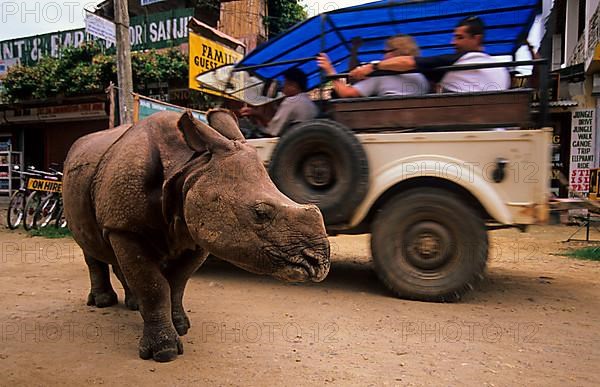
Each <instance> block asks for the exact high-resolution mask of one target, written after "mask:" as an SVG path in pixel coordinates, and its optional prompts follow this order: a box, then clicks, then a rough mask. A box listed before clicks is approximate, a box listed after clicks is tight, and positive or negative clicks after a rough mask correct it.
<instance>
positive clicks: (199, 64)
mask: <svg viewBox="0 0 600 387" xmlns="http://www.w3.org/2000/svg"><path fill="white" fill-rule="evenodd" d="M242 57H243V55H242V54H240V53H239V52H236V51H234V50H233V49H231V48H229V47H227V46H224V45H222V44H219V43H216V42H214V41H212V40H209V39H206V38H205V37H202V36H200V35H198V34H195V33H194V32H191V31H190V85H189V87H190V89H193V90H198V91H202V92H205V93H210V94H215V95H219V96H222V97H226V96H225V95H223V94H222V93H219V92H217V91H214V90H210V89H205V88H202V87H200V85H199V84H198V81H196V77H198V75H200V74H202V73H205V72H207V71H210V70H213V69H215V68H217V67H219V66H222V65H226V64H233V63H236V62H238V61H239V60H241V59H242Z"/></svg>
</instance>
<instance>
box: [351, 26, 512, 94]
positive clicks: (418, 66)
mask: <svg viewBox="0 0 600 387" xmlns="http://www.w3.org/2000/svg"><path fill="white" fill-rule="evenodd" d="M484 32H485V26H484V24H483V22H482V21H481V19H480V18H478V17H468V18H466V19H463V20H461V21H460V22H459V23H458V25H457V26H456V28H455V30H454V37H453V39H452V44H453V45H454V48H455V49H456V54H449V55H438V56H431V57H419V56H417V55H409V56H396V57H394V58H386V59H384V60H383V61H381V62H380V63H379V64H378V65H377V68H375V66H374V65H372V64H368V65H364V66H360V67H358V68H356V69H354V71H352V72H351V73H350V75H351V76H352V77H354V78H357V79H363V78H364V77H366V76H368V75H369V74H371V73H372V72H373V71H375V70H390V71H411V70H418V71H420V72H423V73H425V74H426V75H427V77H428V78H429V79H430V80H431V81H433V82H436V83H439V84H440V86H441V88H442V91H446V92H454V93H468V92H478V91H500V90H506V89H508V88H510V74H509V72H508V70H507V69H506V68H503V67H496V68H489V69H480V70H466V71H451V70H446V71H436V70H435V69H436V68H437V67H442V66H452V65H455V64H456V65H462V64H479V63H493V62H495V61H496V60H495V59H494V58H493V57H491V56H489V55H488V54H486V53H485V52H484V48H483V39H484Z"/></svg>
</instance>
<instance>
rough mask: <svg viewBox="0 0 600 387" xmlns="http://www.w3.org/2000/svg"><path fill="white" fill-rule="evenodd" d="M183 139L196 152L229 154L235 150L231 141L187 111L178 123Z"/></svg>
mask: <svg viewBox="0 0 600 387" xmlns="http://www.w3.org/2000/svg"><path fill="white" fill-rule="evenodd" d="M177 126H178V127H179V130H181V133H183V138H184V139H185V142H186V143H187V144H188V146H189V147H190V148H192V149H193V150H195V151H196V152H204V151H205V150H207V149H208V151H209V152H211V153H216V152H219V151H221V152H227V151H231V150H233V149H234V146H233V144H232V141H231V140H228V139H227V138H225V137H223V135H221V133H219V132H217V131H216V130H215V129H213V128H211V127H210V126H208V125H206V124H205V123H204V122H202V121H199V120H197V119H195V118H194V116H193V115H192V112H191V111H189V110H187V111H186V112H185V113H183V115H182V116H181V118H180V119H179V122H178V123H177Z"/></svg>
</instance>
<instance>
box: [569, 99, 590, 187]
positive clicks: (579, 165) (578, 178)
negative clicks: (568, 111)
mask: <svg viewBox="0 0 600 387" xmlns="http://www.w3.org/2000/svg"><path fill="white" fill-rule="evenodd" d="M595 119H596V117H595V110H594V109H584V110H575V111H574V112H573V117H572V119H571V159H570V176H569V186H570V188H571V191H572V192H577V193H588V191H589V186H590V169H591V168H593V167H594V162H595V154H596V153H595V148H596V139H595V128H596V126H595Z"/></svg>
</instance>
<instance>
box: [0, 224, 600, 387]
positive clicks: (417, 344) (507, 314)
mask: <svg viewBox="0 0 600 387" xmlns="http://www.w3.org/2000/svg"><path fill="white" fill-rule="evenodd" d="M574 230H575V229H573V228H567V227H561V226H552V227H545V228H533V229H531V231H530V233H528V234H521V233H519V232H518V231H516V230H503V231H496V232H493V233H492V236H493V239H492V243H493V249H492V252H491V261H490V266H489V271H488V273H489V275H488V279H487V280H486V281H485V282H484V283H483V284H482V285H481V286H480V288H479V289H477V290H476V291H475V292H472V293H470V295H469V296H467V297H466V298H465V299H464V300H463V301H462V302H460V303H455V304H431V303H421V302H411V301H404V300H399V299H395V298H393V297H391V296H390V295H389V293H388V292H387V291H386V290H385V289H384V288H383V287H382V285H380V283H379V282H378V280H377V279H376V277H375V274H374V273H373V271H372V268H371V264H370V262H369V252H368V238H367V237H365V236H359V237H338V238H332V246H333V253H334V255H333V261H334V263H333V267H332V270H331V274H330V276H329V277H328V278H327V279H326V280H325V282H323V283H321V284H311V285H290V284H283V283H280V282H277V281H275V280H271V279H269V278H264V277H258V276H254V275H251V274H247V273H245V272H243V271H241V270H239V269H236V268H234V267H231V266H229V265H227V264H224V263H221V262H218V261H213V262H209V263H207V265H205V266H204V267H203V268H202V269H201V270H200V271H199V272H198V273H197V274H196V275H195V276H194V277H193V279H192V281H191V282H190V284H189V286H188V290H187V294H186V298H185V301H186V308H187V309H188V310H189V311H190V312H189V315H190V318H191V320H192V330H191V331H190V333H189V334H188V335H187V336H186V337H185V338H184V345H185V355H184V356H182V357H180V358H179V359H178V360H177V361H176V362H173V363H169V364H157V363H155V362H152V361H143V360H140V359H139V358H138V356H137V341H138V338H139V334H140V333H141V327H142V324H141V318H140V316H139V314H138V313H137V312H130V311H128V310H126V309H125V308H124V307H123V306H122V304H120V305H119V306H118V307H113V308H109V309H103V310H99V309H94V308H90V307H87V306H85V298H86V296H87V292H88V277H87V270H86V267H85V264H84V262H83V258H82V255H81V251H80V250H79V248H78V247H77V246H76V245H75V244H74V243H73V241H72V240H70V239H66V240H59V241H56V240H47V239H42V238H30V237H28V236H26V235H25V234H24V233H21V232H9V231H0V244H1V246H2V255H1V257H0V268H1V269H0V293H1V296H0V340H1V345H0V384H1V385H11V386H13V385H44V386H46V385H82V384H106V385H113V384H127V385H138V384H144V385H165V386H167V385H168V386H170V385H186V384H195V385H262V386H266V385H323V384H331V385H340V386H347V385H463V384H464V385H479V386H481V385H484V386H485V385H496V386H506V385H543V386H552V385H578V386H583V385H588V386H594V385H600V368H599V364H600V336H599V335H598V333H600V284H599V279H600V263H595V262H585V261H577V260H573V259H570V258H565V257H561V256H556V255H552V253H557V252H559V251H561V250H562V249H564V248H565V247H567V246H568V245H566V244H563V243H560V240H564V239H566V238H567V237H568V236H569V235H570V234H571V232H572V231H574ZM592 236H593V237H594V238H595V239H600V234H597V233H596V234H593V235H592ZM570 245H571V246H572V245H573V244H572V243H571V244H570ZM114 282H115V283H118V282H117V281H114ZM118 292H120V296H121V297H122V291H121V289H120V288H118ZM121 301H122V298H121Z"/></svg>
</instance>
